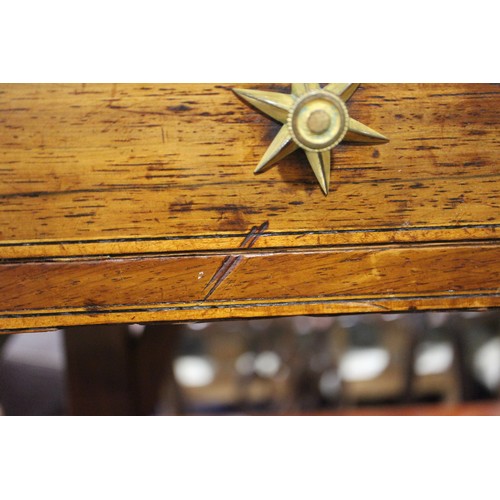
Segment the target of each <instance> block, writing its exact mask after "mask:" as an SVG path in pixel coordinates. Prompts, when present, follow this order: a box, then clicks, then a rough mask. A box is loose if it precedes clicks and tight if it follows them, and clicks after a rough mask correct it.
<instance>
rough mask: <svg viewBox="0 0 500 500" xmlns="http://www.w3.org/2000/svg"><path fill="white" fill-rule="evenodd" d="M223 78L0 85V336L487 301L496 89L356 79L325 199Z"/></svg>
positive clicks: (493, 260)
mask: <svg viewBox="0 0 500 500" xmlns="http://www.w3.org/2000/svg"><path fill="white" fill-rule="evenodd" d="M238 86H240V87H241V86H242V85H241V84H239V85H238ZM248 87H250V88H257V87H258V86H256V85H248ZM231 88H232V85H229V84H227V85H217V84H211V85H209V84H198V85H187V84H178V85H172V84H168V85H167V84H165V85H161V84H160V85H139V84H122V85H104V84H95V85H94V84H93V85H88V84H87V85H16V84H13V85H0V273H1V280H2V281H1V284H0V298H1V299H2V304H1V305H0V329H4V330H13V329H21V328H36V327H53V326H64V325H70V324H90V323H97V322H108V321H109V322H115V321H126V322H129V321H138V320H140V321H157V320H162V321H163V320H169V321H177V320H199V319H216V318H227V317H235V316H237V317H243V316H250V317H251V316H266V315H286V314H332V313H342V312H356V311H374V310H380V308H379V307H378V305H377V304H379V303H381V302H380V301H385V302H384V306H383V307H384V308H386V309H387V310H405V309H409V308H414V307H416V308H438V309H439V308H446V307H460V308H462V307H463V308H469V307H496V306H498V305H500V302H499V300H498V287H499V280H498V271H499V269H498V262H499V253H498V243H497V241H498V240H497V229H498V227H499V221H500V210H499V191H500V188H499V186H500V179H499V168H498V160H499V139H498V130H499V121H500V119H499V109H500V106H499V105H500V98H499V96H500V87H499V86H498V85H489V84H477V85H466V84H452V85H448V84H398V85H381V84H363V85H362V86H361V87H360V90H358V92H357V93H356V94H355V95H354V97H353V98H352V101H351V102H350V104H349V110H350V114H351V116H352V117H353V118H355V119H357V120H360V121H362V122H363V123H366V124H367V125H369V126H371V127H373V128H374V129H376V130H379V131H380V132H381V133H383V134H384V135H386V136H387V137H389V138H390V143H389V144H386V145H377V146H354V145H349V144H344V145H341V146H340V147H338V148H336V149H335V150H334V154H333V158H334V160H333V161H334V164H333V169H332V183H331V184H332V190H331V193H330V195H329V196H328V197H326V198H325V197H324V196H323V194H322V193H321V190H320V189H319V186H318V185H317V183H316V181H315V179H314V175H313V173H312V172H311V170H310V168H309V167H308V165H307V161H306V159H305V156H304V155H303V153H302V152H297V153H294V154H293V155H291V156H290V157H288V158H286V159H285V160H283V161H282V162H281V163H280V164H279V165H278V166H275V167H274V168H272V169H271V170H269V171H267V172H265V173H263V174H261V175H259V176H254V174H253V169H254V167H255V165H256V164H257V162H258V160H259V159H260V157H261V156H262V154H263V153H264V151H265V150H266V148H267V145H268V144H269V142H270V141H271V140H272V138H273V136H274V134H275V133H276V132H277V130H278V125H277V124H276V123H274V122H272V121H270V120H269V119H268V118H266V117H264V116H262V115H261V114H260V113H258V112H257V111H256V110H252V109H250V108H248V107H247V106H246V105H245V104H243V103H242V102H241V101H240V100H239V99H238V98H237V97H236V96H235V95H234V94H233V93H232V91H231ZM261 88H274V89H275V90H279V91H287V90H288V87H286V86H280V85H261ZM292 271H293V272H292ZM467 297H469V298H467ZM386 302H387V304H386ZM278 304H279V305H278ZM131 309H133V311H134V312H128V313H126V312H124V311H129V310H131ZM382 310H384V309H383V308H382Z"/></svg>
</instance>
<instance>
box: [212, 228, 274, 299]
mask: <svg viewBox="0 0 500 500" xmlns="http://www.w3.org/2000/svg"><path fill="white" fill-rule="evenodd" d="M268 228H269V222H267V221H266V222H264V223H263V224H261V225H260V226H259V227H257V226H253V227H252V229H250V232H249V233H248V234H247V235H246V236H245V239H244V240H243V241H242V242H241V244H240V246H239V248H252V247H253V246H254V245H255V243H256V241H257V240H258V239H259V238H260V236H262V234H263V233H265V231H266V230H267V229H268ZM241 258H242V256H241V255H228V256H227V257H226V258H225V259H224V260H223V261H222V264H221V265H220V267H219V269H217V271H216V272H215V274H214V275H213V276H212V277H211V278H210V281H209V282H208V283H207V284H206V286H205V290H206V289H207V288H209V287H211V288H210V289H209V290H208V292H207V293H206V295H205V297H204V298H203V300H207V299H208V298H209V297H210V296H211V295H212V294H213V293H214V292H215V291H216V290H217V288H219V286H220V285H221V283H222V282H223V281H225V280H226V278H227V277H228V276H229V275H230V274H231V273H232V272H233V271H234V270H235V269H236V267H237V266H238V264H239V262H240V260H241Z"/></svg>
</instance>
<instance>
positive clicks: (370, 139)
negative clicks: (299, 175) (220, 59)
mask: <svg viewBox="0 0 500 500" xmlns="http://www.w3.org/2000/svg"><path fill="white" fill-rule="evenodd" d="M359 85H360V84H359V83H330V84H328V85H326V86H325V87H323V88H321V86H320V85H319V83H293V84H292V91H291V94H282V93H279V92H271V91H263V90H251V89H233V91H234V92H235V93H236V94H237V95H238V96H239V97H240V98H242V99H243V100H244V101H246V102H247V103H248V104H250V105H252V106H253V107H255V108H257V109H258V110H259V111H261V112H263V113H264V114H266V115H267V116H269V117H271V118H273V119H274V120H276V121H278V122H280V123H282V124H283V126H282V127H281V129H280V131H279V132H278V134H277V135H276V137H275V138H274V140H273V141H272V142H271V144H270V146H269V147H268V149H267V151H266V152H265V153H264V156H263V157H262V159H261V160H260V162H259V164H258V165H257V167H256V169H255V173H256V174H257V173H260V172H262V171H263V170H264V169H266V168H268V167H271V166H272V165H274V164H275V163H277V162H279V161H280V160H282V159H283V158H285V157H286V156H288V155H289V154H291V153H293V152H294V151H296V150H297V149H303V150H304V151H305V153H306V156H307V159H308V161H309V164H310V166H311V168H312V170H313V172H314V175H315V176H316V179H317V180H318V183H319V185H320V187H321V190H322V191H323V193H324V194H325V195H327V194H328V191H329V187H330V170H331V150H332V149H333V148H334V147H336V146H337V145H338V144H340V143H341V142H343V141H348V142H354V143H360V144H381V143H384V142H388V139H387V138H386V137H384V136H383V135H382V134H380V133H378V132H376V131H375V130H373V129H371V128H369V127H367V126H366V125H363V124H362V123H360V122H358V121H357V120H354V119H353V118H351V117H350V116H349V113H348V111H347V107H346V103H347V101H348V100H349V99H350V98H351V97H352V95H353V94H354V92H356V90H357V88H358V87H359Z"/></svg>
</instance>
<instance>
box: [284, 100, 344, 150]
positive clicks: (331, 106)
mask: <svg viewBox="0 0 500 500" xmlns="http://www.w3.org/2000/svg"><path fill="white" fill-rule="evenodd" d="M348 126H349V114H348V112H347V108H346V106H345V104H344V101H342V99H340V97H338V96H336V95H334V94H332V93H330V92H326V91H323V90H316V91H313V92H308V93H307V94H304V95H303V96H301V97H300V98H299V99H297V101H296V102H295V105H294V106H293V107H292V108H291V109H290V112H289V114H288V127H289V129H290V134H291V136H292V139H293V140H294V142H295V143H296V144H297V145H298V146H299V147H301V148H303V149H305V150H306V151H314V152H320V151H328V150H330V149H332V148H334V147H335V146H336V145H337V144H339V143H340V142H341V141H342V139H343V138H344V137H345V135H346V133H347V130H348Z"/></svg>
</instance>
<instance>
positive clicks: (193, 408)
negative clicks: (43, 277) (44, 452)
mask: <svg viewBox="0 0 500 500" xmlns="http://www.w3.org/2000/svg"><path fill="white" fill-rule="evenodd" d="M499 398H500V314H499V313H498V312H453V313H411V314H385V315H359V316H357V315H352V316H340V317H331V318H330V317H318V318H312V317H296V318H284V319H270V320H251V321H227V322H215V323H193V324H186V325H151V326H142V325H118V326H108V327H99V326H97V327H85V328H73V329H68V330H67V331H55V332H45V333H32V334H19V335H10V336H0V407H1V410H0V412H1V413H2V414H3V415H68V414H74V415H242V414H243V415H244V414H251V415H288V414H290V415H301V414H311V415H314V414H318V415H329V414H331V415H378V414H381V415H382V414H387V415H392V414H394V415H397V414H488V415H491V414H500V405H499Z"/></svg>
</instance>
